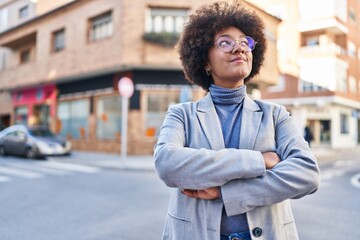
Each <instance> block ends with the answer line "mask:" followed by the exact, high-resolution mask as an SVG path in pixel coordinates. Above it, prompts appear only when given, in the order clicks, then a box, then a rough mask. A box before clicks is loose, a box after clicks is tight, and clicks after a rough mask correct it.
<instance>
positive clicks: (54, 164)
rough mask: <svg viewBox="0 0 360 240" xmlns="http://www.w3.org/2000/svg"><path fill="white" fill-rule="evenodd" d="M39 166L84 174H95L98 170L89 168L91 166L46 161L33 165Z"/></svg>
mask: <svg viewBox="0 0 360 240" xmlns="http://www.w3.org/2000/svg"><path fill="white" fill-rule="evenodd" d="M34 164H36V165H39V166H43V167H49V168H55V169H62V170H67V171H76V172H85V173H95V172H99V168H97V167H91V166H83V165H79V164H74V163H60V162H54V161H46V162H36V163H34Z"/></svg>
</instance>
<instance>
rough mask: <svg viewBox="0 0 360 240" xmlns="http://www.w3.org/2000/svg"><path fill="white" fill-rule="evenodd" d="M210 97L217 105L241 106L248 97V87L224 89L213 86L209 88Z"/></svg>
mask: <svg viewBox="0 0 360 240" xmlns="http://www.w3.org/2000/svg"><path fill="white" fill-rule="evenodd" d="M209 90H210V95H211V98H212V100H213V102H214V103H215V104H226V105H230V104H240V103H242V101H243V100H244V98H245V96H246V86H245V85H242V86H240V87H238V88H223V87H219V86H217V85H214V84H211V86H210V87H209Z"/></svg>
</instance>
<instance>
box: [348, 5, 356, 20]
mask: <svg viewBox="0 0 360 240" xmlns="http://www.w3.org/2000/svg"><path fill="white" fill-rule="evenodd" d="M349 19H350V22H351V23H353V24H356V10H355V9H354V8H353V7H351V8H350V10H349Z"/></svg>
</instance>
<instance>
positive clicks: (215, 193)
mask: <svg viewBox="0 0 360 240" xmlns="http://www.w3.org/2000/svg"><path fill="white" fill-rule="evenodd" d="M262 156H263V158H264V164H265V167H266V169H271V168H273V167H274V166H275V165H276V164H278V163H279V162H280V161H281V160H280V158H279V156H278V155H277V154H276V153H274V152H265V153H262ZM181 192H182V193H183V194H184V195H186V196H188V197H191V198H200V199H206V200H214V199H217V198H219V197H220V187H210V188H206V189H200V190H192V189H182V190H181Z"/></svg>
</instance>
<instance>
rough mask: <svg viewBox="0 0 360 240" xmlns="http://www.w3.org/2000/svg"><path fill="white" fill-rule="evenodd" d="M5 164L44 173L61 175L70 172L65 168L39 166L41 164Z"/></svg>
mask: <svg viewBox="0 0 360 240" xmlns="http://www.w3.org/2000/svg"><path fill="white" fill-rule="evenodd" d="M29 164H30V163H29ZM5 166H10V167H16V168H20V169H25V170H30V171H35V172H40V173H44V174H51V175H60V176H61V175H67V174H69V173H70V172H69V171H63V170H59V169H51V168H39V166H34V165H25V164H24V163H6V164H5Z"/></svg>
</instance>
